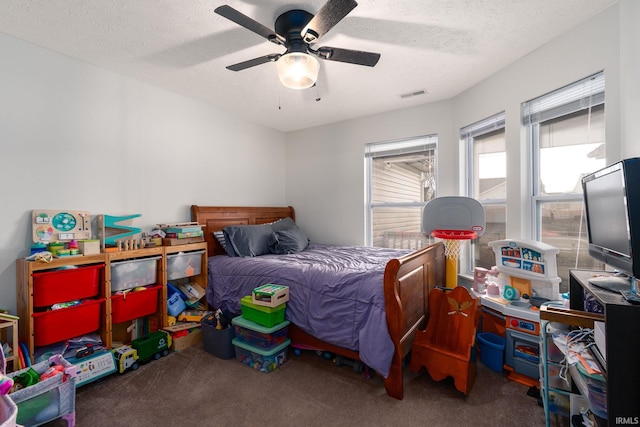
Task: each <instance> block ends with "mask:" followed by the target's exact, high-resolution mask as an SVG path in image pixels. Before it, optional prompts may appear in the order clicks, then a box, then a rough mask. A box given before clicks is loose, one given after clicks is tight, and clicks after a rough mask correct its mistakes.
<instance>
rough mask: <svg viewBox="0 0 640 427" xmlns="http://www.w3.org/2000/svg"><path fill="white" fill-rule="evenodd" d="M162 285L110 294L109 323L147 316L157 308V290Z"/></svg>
mask: <svg viewBox="0 0 640 427" xmlns="http://www.w3.org/2000/svg"><path fill="white" fill-rule="evenodd" d="M160 289H162V285H156V286H152V287H150V288H147V289H146V290H144V291H132V292H126V293H124V294H114V295H112V296H111V323H121V322H126V321H128V320H132V319H137V318H138V317H144V316H148V315H149V314H153V313H155V312H156V310H157V308H158V291H160Z"/></svg>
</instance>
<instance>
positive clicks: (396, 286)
mask: <svg viewBox="0 0 640 427" xmlns="http://www.w3.org/2000/svg"><path fill="white" fill-rule="evenodd" d="M286 217H290V218H291V219H293V220H295V212H294V210H293V208H292V207H291V206H287V207H233V206H198V205H192V206H191V218H192V221H196V222H198V224H200V225H202V226H204V235H205V240H206V241H207V244H208V254H209V256H211V255H221V254H224V253H225V251H224V249H223V248H222V246H220V244H219V243H218V241H217V240H216V239H215V238H214V236H213V232H214V231H219V230H222V228H223V227H225V226H227V225H243V224H245V225H255V224H264V223H268V222H273V221H276V220H278V219H281V218H286ZM444 282H445V255H444V245H443V244H442V243H441V242H439V243H435V244H433V245H431V246H428V247H425V248H422V249H419V250H417V251H415V252H412V253H410V254H408V255H406V256H404V257H401V258H397V259H392V260H390V261H389V262H388V263H387V266H386V268H385V272H384V299H385V311H386V315H387V327H388V329H389V334H390V336H391V340H392V341H393V344H394V346H395V353H394V355H393V361H392V363H391V369H390V371H389V375H388V376H387V378H385V380H384V386H385V389H386V391H387V394H388V395H389V396H391V397H394V398H396V399H402V397H403V361H404V358H405V356H406V355H407V354H408V353H409V352H410V351H411V344H412V343H413V338H414V336H415V333H416V331H417V330H418V329H424V328H425V326H426V323H427V319H428V315H429V313H428V310H429V300H428V299H429V292H430V291H431V289H432V288H433V287H435V286H441V285H443V284H444ZM289 338H291V341H292V342H294V343H296V344H299V345H304V346H309V347H312V348H318V349H323V350H326V351H329V352H333V353H336V354H339V355H342V356H345V357H349V358H352V359H358V360H359V357H358V353H357V352H355V351H352V350H348V349H344V348H341V347H337V346H334V345H332V344H329V343H326V342H324V341H321V340H319V339H317V338H315V337H313V336H311V335H309V334H307V333H306V332H304V331H302V330H301V329H300V328H297V327H296V326H295V325H290V326H289Z"/></svg>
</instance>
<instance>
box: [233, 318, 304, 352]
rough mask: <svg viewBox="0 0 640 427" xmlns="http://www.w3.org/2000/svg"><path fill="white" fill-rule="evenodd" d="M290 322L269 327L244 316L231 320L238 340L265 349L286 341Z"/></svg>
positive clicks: (286, 321)
mask: <svg viewBox="0 0 640 427" xmlns="http://www.w3.org/2000/svg"><path fill="white" fill-rule="evenodd" d="M289 323H291V322H289V321H288V320H285V321H284V322H280V323H278V324H277V325H275V326H272V327H270V328H267V327H265V326H262V325H259V324H258V323H255V322H252V321H251V320H248V319H245V318H244V317H242V316H238V317H235V318H234V319H233V320H232V321H231V324H232V325H233V327H234V329H235V334H236V339H237V340H238V341H240V342H243V343H245V344H249V345H250V346H253V347H257V348H261V349H263V350H271V349H273V348H275V347H277V346H279V345H280V344H282V343H283V342H285V341H286V339H287V332H288V330H289Z"/></svg>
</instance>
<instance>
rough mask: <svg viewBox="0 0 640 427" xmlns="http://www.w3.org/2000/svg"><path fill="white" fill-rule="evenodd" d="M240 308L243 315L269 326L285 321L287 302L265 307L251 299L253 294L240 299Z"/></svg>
mask: <svg viewBox="0 0 640 427" xmlns="http://www.w3.org/2000/svg"><path fill="white" fill-rule="evenodd" d="M240 308H241V311H242V317H244V318H245V319H247V320H250V321H252V322H255V323H257V324H259V325H262V326H266V327H267V328H271V327H273V326H275V325H277V324H278V323H282V322H284V311H285V309H286V304H281V305H279V306H277V307H264V306H261V305H256V304H254V303H253V302H252V301H251V295H247V296H245V297H242V299H240Z"/></svg>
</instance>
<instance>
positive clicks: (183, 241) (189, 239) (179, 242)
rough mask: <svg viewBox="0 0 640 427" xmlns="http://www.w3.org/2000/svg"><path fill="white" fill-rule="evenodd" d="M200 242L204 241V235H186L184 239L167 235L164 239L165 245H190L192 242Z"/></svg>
mask: <svg viewBox="0 0 640 427" xmlns="http://www.w3.org/2000/svg"><path fill="white" fill-rule="evenodd" d="M200 242H204V236H199V237H185V238H182V239H179V238H177V237H172V238H166V237H165V238H164V239H162V245H163V246H177V245H188V244H190V243H200Z"/></svg>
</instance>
